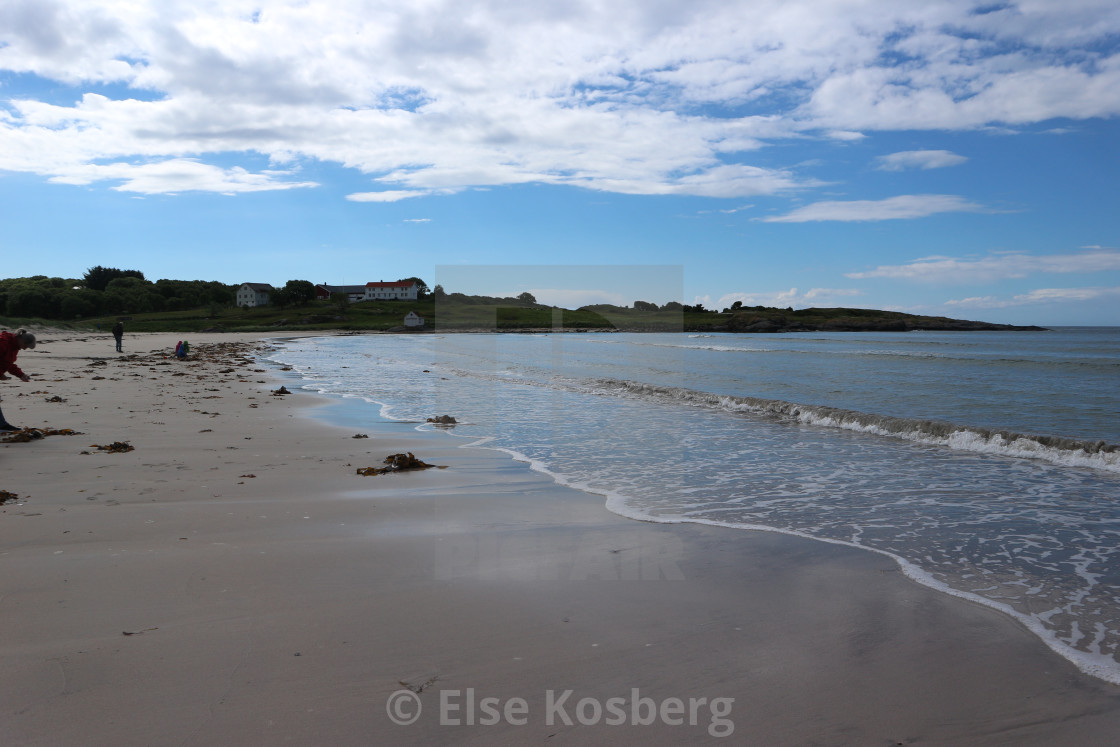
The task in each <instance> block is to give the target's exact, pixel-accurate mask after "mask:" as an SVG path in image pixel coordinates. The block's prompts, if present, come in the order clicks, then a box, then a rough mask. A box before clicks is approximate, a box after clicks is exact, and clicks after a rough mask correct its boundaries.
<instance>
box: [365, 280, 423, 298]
mask: <svg viewBox="0 0 1120 747" xmlns="http://www.w3.org/2000/svg"><path fill="white" fill-rule="evenodd" d="M416 290H417V289H416V283H415V282H414V281H412V280H397V281H395V282H392V283H385V282H380V283H366V297H365V300H366V301H415V300H416Z"/></svg>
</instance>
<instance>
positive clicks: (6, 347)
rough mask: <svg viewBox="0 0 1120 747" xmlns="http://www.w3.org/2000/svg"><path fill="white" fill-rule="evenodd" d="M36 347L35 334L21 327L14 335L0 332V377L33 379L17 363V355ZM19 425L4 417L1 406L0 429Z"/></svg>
mask: <svg viewBox="0 0 1120 747" xmlns="http://www.w3.org/2000/svg"><path fill="white" fill-rule="evenodd" d="M34 347H35V335H33V334H31V333H30V332H28V331H27V330H23V329H21V330H20V331H19V332H16V333H15V334H14V335H13V334H12V333H11V332H0V379H7V378H8V376H7V375H8V374H12V375H13V376H15V377H16V378H18V379H19V380H20V381H23V382H27V381H31V377H30V376H28V375H27V374H25V373H24V372H23V371H21V370H20V367H19V366H17V365H16V356H17V355H19V351H21V350H27V349H28V348H34ZM18 430H20V429H19V428H18V427H16V426H14V425H12V424H11V423H9V422H8V420H7V418H5V417H4V410H3V408H0V431H18Z"/></svg>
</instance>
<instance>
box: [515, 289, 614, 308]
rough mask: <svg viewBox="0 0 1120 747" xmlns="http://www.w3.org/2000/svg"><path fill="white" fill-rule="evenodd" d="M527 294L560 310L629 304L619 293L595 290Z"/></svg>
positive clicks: (556, 290)
mask: <svg viewBox="0 0 1120 747" xmlns="http://www.w3.org/2000/svg"><path fill="white" fill-rule="evenodd" d="M523 292H524V291H518V292H517V293H506V294H504V295H503V296H502V297H503V298H504V297H509V298H514V297H516V296H518V295H520V294H521V293H523ZM528 292H529V293H532V294H533V298H535V299H537V303H543V304H546V305H548V306H559V307H560V308H562V309H578V308H579V307H581V306H592V305H594V304H612V305H614V306H625V305H627V304H628V303H629V301H627V300H626V299H624V298H623V297H622V294H620V293H616V292H614V291H608V290H600V289H595V288H588V289H575V288H529V289H528Z"/></svg>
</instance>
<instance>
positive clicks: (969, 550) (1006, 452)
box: [269, 327, 1120, 684]
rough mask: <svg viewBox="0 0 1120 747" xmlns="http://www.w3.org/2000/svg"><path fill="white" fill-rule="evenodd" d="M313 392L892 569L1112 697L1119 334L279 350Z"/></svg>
mask: <svg viewBox="0 0 1120 747" xmlns="http://www.w3.org/2000/svg"><path fill="white" fill-rule="evenodd" d="M269 355H270V357H271V359H272V360H273V361H274V362H275V363H276V364H277V365H283V366H290V367H292V369H293V370H292V373H290V374H289V375H294V376H297V377H298V378H297V381H299V380H301V382H300V383H301V385H302V386H303V387H304V388H306V389H308V390H312V391H316V392H321V393H324V394H327V395H331V396H334V397H339V398H349V399H354V400H357V403H356V406H361V407H367V408H369V414H370V418H371V419H383V420H391V421H406V422H412V423H416V425H415V427H416V428H417V429H419V430H437V428H436V427H435V426H433V425H430V424H425V423H424V421H425V420H426V419H427V418H429V417H434V416H438V415H451V416H453V417H454V418H456V420H457V421H458V422H457V424H456V425H455V427H454V428H444V429H438V430H441V431H442V432H443V433H445V434H446V435H447V436H448V437H451V438H457V439H461V443H462V445H464V446H467V447H470V448H487V449H498V450H501V451H503V452H506V453H508V454H510V455H512V456H513V457H514V458H516V459H518V460H523V461H525V462H528V463H529V464H530V465H531V466H532V468H533V469H535V470H539V471H541V472H543V473H546V474H548V475H550V476H551V477H552V478H553V479H554V480H556V481H557V482H559V483H561V484H564V485H568V486H571V487H574V488H577V489H579V490H583V491H587V492H589V493H593V494H597V495H600V496H602V497H603V502H604V505H605V507H606V508H607V509H609V510H610V511H613V512H616V513H618V514H621V515H623V516H627V517H630V518H633V519H637V520H642V521H652V522H666V523H676V522H698V523H704V524H714V525H719V526H724V527H730V528H732V529H741V530H767V531H776V532H784V533H789V534H793V535H797V536H801V537H807V538H811V539H813V540H817V541H822V542H832V543H840V544H844V545H851V546H854V547H858V548H861V549H864V550H867V551H871V552H877V553H883V554H885V555H889V556H890V557H892V558H894V559H895V561H897V563H898V565H899V566H900V568H901V569H902V571H903V572H905V573H906V574H907V575H908V576H910V577H911V578H912V579H914V580H915V581H917V582H919V583H922V584H925V585H927V586H930V587H933V588H935V589H938V590H940V591H942V592H945V593H948V594H952V595H955V596H959V597H964V598H967V599H970V600H972V601H974V602H978V603H981V604H984V605H987V606H989V607H993V608H995V609H997V610H1000V611H1002V612H1004V613H1006V614H1008V615H1011V616H1013V617H1014V618H1016V619H1018V620H1019V621H1020V622H1021V623H1023V624H1024V625H1025V626H1026V627H1027V628H1029V629H1030V630H1031V631H1033V632H1034V633H1035V634H1037V635H1038V636H1039V637H1040V638H1041V639H1042V640H1043V641H1045V643H1046V644H1047V645H1049V646H1050V647H1051V648H1052V649H1053V650H1055V651H1057V652H1058V653H1060V654H1061V655H1062V656H1065V657H1066V658H1067V659H1069V660H1070V661H1072V662H1073V663H1074V664H1076V665H1077V666H1078V667H1079V668H1080V669H1081V670H1082V671H1084V672H1086V673H1089V674H1091V675H1094V676H1096V677H1100V678H1102V679H1105V680H1107V681H1110V682H1113V683H1116V684H1120V327H1107V328H1106V327H1064V328H1056V329H1052V330H1048V331H1040V332H1023V331H1020V332H1011V331H1006V332H1005V331H998V332H996V331H989V332H906V333H859V332H837V333H816V332H814V333H788V334H755V335H751V334H720V333H714V334H689V333H585V334H577V333H555V334H548V333H542V334H438V333H428V334H404V335H355V336H343V337H324V338H302V339H294V340H287V341H278V342H277V343H276V348H275V349H274V350H273V351H272V352H271V353H270V354H269Z"/></svg>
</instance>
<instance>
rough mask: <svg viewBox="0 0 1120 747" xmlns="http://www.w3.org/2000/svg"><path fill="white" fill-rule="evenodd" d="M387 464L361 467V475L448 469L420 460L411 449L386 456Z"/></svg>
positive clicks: (359, 470)
mask: <svg viewBox="0 0 1120 747" xmlns="http://www.w3.org/2000/svg"><path fill="white" fill-rule="evenodd" d="M385 464H386V465H388V466H387V467H359V468H358V474H359V475H385V474H388V473H390V472H405V471H407V470H417V469H431V468H432V467H435V468H437V469H447V468H446V467H441V466H440V465H437V464H428V463H427V462H423V461H420V460H419V459H417V458H416V456H415V455H413V453H412V452H411V451H410V452H408V453H407V454H390V455H389V456H387V457H385Z"/></svg>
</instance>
